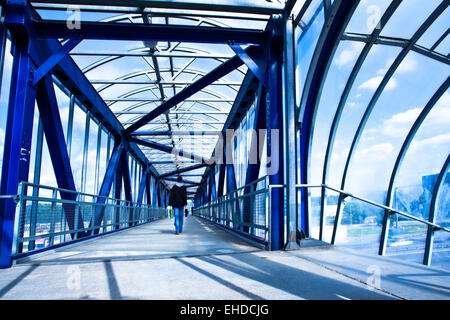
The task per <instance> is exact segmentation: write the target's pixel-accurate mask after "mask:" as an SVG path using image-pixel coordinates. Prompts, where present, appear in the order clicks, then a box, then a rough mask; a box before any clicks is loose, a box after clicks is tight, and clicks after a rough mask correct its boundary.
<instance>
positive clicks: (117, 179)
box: [109, 139, 123, 230]
mask: <svg viewBox="0 0 450 320" xmlns="http://www.w3.org/2000/svg"><path fill="white" fill-rule="evenodd" d="M114 144H115V146H114V150H113V152H112V154H111V159H110V160H109V161H110V162H111V160H112V159H113V157H114V155H115V154H118V155H117V157H118V158H119V160H118V163H117V170H116V172H115V175H114V198H116V199H117V201H116V205H117V207H116V210H115V211H116V217H115V221H116V226H115V229H116V230H117V229H119V228H120V211H121V208H120V205H122V203H121V201H120V200H121V198H122V165H121V164H120V161H121V160H122V152H123V150H122V151H120V152H119V151H117V152H114V151H116V147H117V146H118V144H119V143H118V142H117V140H116V139H115V140H114Z"/></svg>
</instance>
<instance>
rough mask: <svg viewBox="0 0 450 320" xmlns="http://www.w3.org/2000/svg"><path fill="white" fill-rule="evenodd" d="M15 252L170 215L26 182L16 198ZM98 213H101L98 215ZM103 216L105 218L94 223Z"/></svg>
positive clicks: (120, 201) (16, 253)
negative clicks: (95, 218) (96, 217)
mask: <svg viewBox="0 0 450 320" xmlns="http://www.w3.org/2000/svg"><path fill="white" fill-rule="evenodd" d="M15 200H16V202H18V204H19V205H18V206H17V208H16V219H15V228H14V229H15V230H14V235H15V239H14V242H13V244H14V247H13V255H15V256H17V255H20V254H21V253H25V252H32V251H36V250H40V249H44V248H50V247H53V246H56V245H61V244H64V243H69V242H73V241H75V240H78V239H80V238H83V237H86V236H91V235H95V234H99V233H107V232H112V231H115V230H120V229H124V228H128V227H131V226H136V225H140V224H143V223H147V222H150V221H153V220H157V219H160V218H163V217H166V216H167V210H166V209H165V208H156V207H151V206H149V205H147V204H140V203H136V202H130V201H125V200H119V199H114V198H109V197H101V196H97V195H92V194H87V193H80V192H75V191H72V190H66V189H60V188H54V187H48V186H43V185H36V184H32V183H29V182H22V183H21V184H20V185H19V194H18V195H17V196H16V198H15ZM96 213H97V214H96ZM95 216H100V217H101V221H97V223H95V222H94V217H95Z"/></svg>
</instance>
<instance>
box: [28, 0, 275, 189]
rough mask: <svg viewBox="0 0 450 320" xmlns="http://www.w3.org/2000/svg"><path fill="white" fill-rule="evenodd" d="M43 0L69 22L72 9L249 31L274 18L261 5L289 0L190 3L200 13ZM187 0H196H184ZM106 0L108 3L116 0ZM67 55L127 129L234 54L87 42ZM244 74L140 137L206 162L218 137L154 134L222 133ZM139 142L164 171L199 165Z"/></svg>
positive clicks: (48, 10)
mask: <svg viewBox="0 0 450 320" xmlns="http://www.w3.org/2000/svg"><path fill="white" fill-rule="evenodd" d="M45 2H46V1H43V2H40V3H32V5H33V6H34V8H35V9H36V11H37V12H38V13H39V15H40V16H41V18H42V19H44V20H66V19H67V17H68V13H70V14H75V15H77V16H76V18H78V19H80V20H81V22H83V21H98V22H113V23H135V24H167V25H183V26H201V27H211V28H220V27H227V28H240V29H244V28H247V29H252V30H264V29H265V27H266V24H267V21H268V19H269V18H270V15H269V14H267V12H266V13H265V14H262V13H260V12H259V9H258V8H259V5H261V7H262V8H265V10H266V11H267V9H271V8H273V9H274V10H276V9H280V8H282V7H283V5H284V4H283V3H282V1H252V2H248V3H249V4H250V5H249V6H248V8H245V7H236V8H240V9H236V10H237V11H240V10H242V12H220V11H213V10H214V5H211V6H210V4H209V2H208V1H204V2H201V1H200V2H199V1H197V2H195V1H193V2H195V4H199V3H202V4H203V7H204V8H205V9H206V10H203V11H200V10H183V9H178V8H174V9H172V8H169V9H167V8H158V7H156V8H153V7H152V8H145V9H144V8H140V9H139V8H137V7H113V6H98V5H86V4H84V5H83V4H82V5H77V6H74V5H68V4H52V3H45ZM65 2H67V3H71V1H65ZM77 2H78V3H83V1H77ZM100 2H101V1H100ZM131 2H132V1H131ZM131 2H129V3H131ZM157 2H158V1H156V2H152V6H153V5H155V4H156V5H157V4H158V3H157ZM187 2H189V3H190V2H191V1H185V3H187ZM283 2H284V1H283ZM89 3H92V4H95V3H97V2H95V1H94V2H89ZM109 3H110V4H111V1H110V2H109ZM180 3H183V1H181V2H180ZM224 3H226V5H228V6H230V8H231V6H233V5H232V4H231V3H232V2H230V1H227V2H224ZM241 3H245V2H242V1H241ZM166 5H167V3H166ZM72 10H80V11H72ZM274 12H275V11H274ZM70 55H71V57H72V58H73V60H74V61H75V62H76V63H77V64H78V66H79V67H80V69H81V70H82V71H83V72H84V74H85V75H86V77H87V78H88V79H89V80H90V82H91V83H92V85H93V86H94V87H95V89H96V90H97V92H98V93H99V94H100V96H101V97H102V98H103V100H104V101H105V102H106V103H107V105H108V106H109V107H110V109H111V111H113V113H114V114H115V115H116V117H117V119H118V120H119V121H120V122H121V123H122V125H123V127H124V128H127V127H128V126H129V125H131V124H132V123H134V122H135V121H136V120H138V119H140V118H141V117H142V116H143V115H145V114H147V113H149V112H150V111H152V110H153V109H155V108H156V107H158V106H159V105H161V103H162V102H164V101H166V100H167V99H169V98H171V97H173V96H174V95H176V94H177V93H179V92H180V91H181V90H182V89H184V88H185V87H187V86H189V85H190V84H191V83H193V82H194V81H196V80H198V79H199V78H201V77H202V76H204V75H205V74H207V73H209V72H210V71H211V70H213V69H214V68H215V67H217V66H218V65H220V64H221V63H223V62H224V61H226V60H227V59H228V58H231V57H233V56H234V55H235V54H234V52H233V50H232V49H231V48H230V47H229V46H228V45H217V44H199V43H185V42H183V43H180V42H149V41H142V42H141V41H99V40H83V41H82V42H81V43H80V44H78V45H77V47H76V48H75V49H74V50H72V51H71V53H70ZM246 72H247V68H246V67H245V65H243V66H241V67H240V68H238V69H237V70H235V71H233V72H231V73H230V74H228V75H226V76H225V77H223V78H221V79H219V80H218V81H216V82H214V83H213V84H211V85H209V86H207V87H206V88H204V89H203V90H201V91H199V92H198V93H196V94H194V95H193V96H192V97H190V98H189V99H187V100H185V101H184V102H183V103H180V104H178V105H177V106H176V107H174V108H171V109H170V111H169V112H168V113H166V114H163V115H161V116H158V117H157V118H155V119H154V120H152V121H150V122H149V123H148V124H146V125H145V126H143V127H141V128H140V129H139V130H138V131H139V132H148V131H151V132H152V135H145V134H142V135H139V138H140V139H145V140H149V141H153V142H157V143H160V144H163V145H166V146H170V147H173V148H175V149H181V150H183V151H185V152H188V153H192V154H195V155H196V156H199V157H202V158H205V159H209V157H210V156H211V155H212V152H213V150H214V147H215V146H216V143H217V140H218V136H217V135H212V134H209V135H170V136H169V135H163V134H162V135H156V132H161V133H162V132H167V131H174V132H183V131H197V132H198V131H214V132H217V131H222V129H223V127H224V124H225V121H226V119H227V116H228V114H229V112H230V109H231V107H232V105H233V101H234V99H235V97H236V95H237V93H238V91H239V88H240V86H241V83H242V80H243V78H244V76H245V73H246ZM139 147H140V148H141V150H142V151H143V153H144V154H145V155H146V156H147V158H148V160H149V161H150V163H152V165H153V166H154V168H155V169H156V170H157V171H158V173H159V174H165V173H168V172H172V171H174V170H177V169H182V168H186V167H189V166H192V165H193V164H194V163H193V162H192V161H191V160H189V159H185V158H182V157H179V156H175V155H174V154H171V153H165V152H162V151H159V150H155V149H151V148H148V147H145V146H141V145H140V146H139ZM204 171H205V168H201V169H197V170H192V171H190V172H189V176H190V177H189V180H190V181H193V182H200V180H201V175H202V174H203V173H204ZM167 184H168V185H169V186H171V185H172V184H173V182H170V181H168V182H167Z"/></svg>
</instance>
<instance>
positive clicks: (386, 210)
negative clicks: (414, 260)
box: [296, 184, 450, 261]
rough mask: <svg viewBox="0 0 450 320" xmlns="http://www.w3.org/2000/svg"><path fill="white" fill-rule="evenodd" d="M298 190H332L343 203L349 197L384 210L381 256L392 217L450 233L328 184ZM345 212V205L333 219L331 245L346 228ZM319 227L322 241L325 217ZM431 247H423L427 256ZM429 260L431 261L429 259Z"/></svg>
mask: <svg viewBox="0 0 450 320" xmlns="http://www.w3.org/2000/svg"><path fill="white" fill-rule="evenodd" d="M296 188H297V191H299V189H303V188H321V189H328V190H331V191H333V192H335V193H336V194H338V195H339V198H340V201H342V202H344V199H346V198H348V197H349V198H353V199H356V200H358V201H361V202H364V203H366V204H369V205H370V206H374V207H377V208H379V209H383V214H382V217H383V221H382V224H381V225H379V227H380V229H379V233H380V239H379V243H378V246H379V248H378V252H379V254H382V255H384V252H385V248H386V244H387V239H388V237H389V225H390V224H389V223H386V221H387V220H388V219H391V217H392V216H396V215H398V216H401V217H403V218H404V221H403V224H405V223H406V224H407V223H413V222H415V223H419V224H423V225H424V226H426V227H427V229H428V231H425V232H428V233H429V232H434V231H444V232H450V229H448V228H447V227H444V226H442V225H439V224H436V223H433V222H430V221H427V220H425V219H422V218H419V217H416V216H413V215H411V214H408V213H406V212H403V211H401V210H397V209H394V208H392V207H388V206H386V205H383V204H380V203H377V202H375V201H372V200H369V199H366V198H363V197H360V196H356V195H354V194H352V193H349V192H346V191H343V190H340V189H337V188H333V187H330V186H328V185H326V184H318V185H310V184H299V185H296ZM308 198H309V199H310V197H308ZM309 207H310V210H311V205H310V206H309ZM297 208H298V206H297ZM343 211H344V210H343V205H342V206H341V207H340V208H339V207H337V209H336V211H335V212H336V214H335V216H334V217H333V220H334V222H333V229H332V236H331V241H330V243H331V244H334V243H335V241H336V239H337V234H338V231H339V230H340V228H344V226H341V219H342V215H343V213H342V212H343ZM309 215H310V219H311V212H310V214H309ZM397 222H398V217H397ZM376 224H377V225H378V223H376ZM319 227H320V237H319V238H320V240H323V239H322V238H323V234H324V229H325V219H324V217H320V223H319ZM353 231H355V230H353ZM431 245H432V243H431V242H429V241H427V243H426V244H425V248H424V247H423V246H421V248H422V249H425V252H424V254H425V255H430V254H431V249H430V248H429V246H431ZM391 250H393V249H391ZM397 251H399V250H397ZM424 258H425V257H424ZM428 260H429V257H428ZM424 261H426V260H424Z"/></svg>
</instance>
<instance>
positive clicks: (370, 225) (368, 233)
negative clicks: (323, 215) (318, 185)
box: [335, 198, 384, 254]
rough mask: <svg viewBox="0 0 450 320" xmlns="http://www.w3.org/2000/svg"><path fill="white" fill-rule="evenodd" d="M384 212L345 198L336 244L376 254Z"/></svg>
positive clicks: (361, 202)
mask: <svg viewBox="0 0 450 320" xmlns="http://www.w3.org/2000/svg"><path fill="white" fill-rule="evenodd" d="M383 214H384V211H383V210H382V209H380V208H379V207H376V206H373V205H370V204H367V203H365V202H363V201H360V200H357V199H353V198H347V199H346V200H344V201H343V208H342V209H341V224H340V225H339V227H338V230H337V233H336V242H335V243H336V244H337V245H340V246H344V247H348V248H352V249H356V250H361V251H364V252H366V253H370V254H377V253H378V244H379V240H380V234H381V224H382V221H383Z"/></svg>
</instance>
